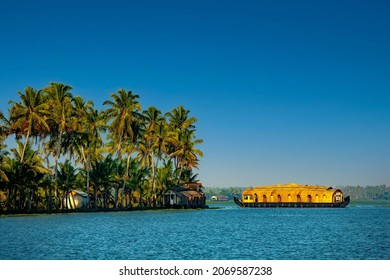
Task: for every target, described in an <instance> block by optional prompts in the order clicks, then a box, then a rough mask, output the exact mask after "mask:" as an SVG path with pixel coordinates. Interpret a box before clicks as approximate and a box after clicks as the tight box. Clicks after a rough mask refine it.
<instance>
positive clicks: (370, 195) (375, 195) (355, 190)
mask: <svg viewBox="0 0 390 280" xmlns="http://www.w3.org/2000/svg"><path fill="white" fill-rule="evenodd" d="M338 188H340V189H341V190H342V191H343V192H344V194H345V195H349V196H351V200H390V186H386V185H379V186H366V187H362V186H345V187H338Z"/></svg>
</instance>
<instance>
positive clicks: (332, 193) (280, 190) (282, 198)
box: [234, 184, 350, 208]
mask: <svg viewBox="0 0 390 280" xmlns="http://www.w3.org/2000/svg"><path fill="white" fill-rule="evenodd" d="M234 202H235V203H236V204H237V205H238V206H240V207H311V208H313V207H318V208H321V207H340V208H343V207H345V206H347V205H348V204H349V202H350V197H349V196H347V197H345V198H344V194H343V192H342V191H341V190H340V189H333V188H332V187H326V186H309V185H297V184H286V185H273V186H260V187H253V188H248V189H246V190H245V191H244V192H243V193H242V197H241V199H240V198H238V197H234Z"/></svg>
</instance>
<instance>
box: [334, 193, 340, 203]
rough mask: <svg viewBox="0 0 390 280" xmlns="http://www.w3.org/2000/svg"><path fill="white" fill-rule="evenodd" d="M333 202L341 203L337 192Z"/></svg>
mask: <svg viewBox="0 0 390 280" xmlns="http://www.w3.org/2000/svg"><path fill="white" fill-rule="evenodd" d="M335 201H336V202H340V201H341V193H339V192H338V193H336V194H335Z"/></svg>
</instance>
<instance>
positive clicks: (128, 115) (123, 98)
mask: <svg viewBox="0 0 390 280" xmlns="http://www.w3.org/2000/svg"><path fill="white" fill-rule="evenodd" d="M110 96H111V98H112V99H113V101H111V100H106V101H104V102H103V105H108V106H110V108H108V109H107V110H105V111H104V114H105V117H106V119H107V120H108V121H109V122H110V121H111V122H110V124H109V126H108V130H109V132H110V133H111V135H109V137H110V139H111V140H112V141H114V143H115V146H116V153H117V158H120V157H121V156H122V147H123V144H124V143H123V142H124V141H125V140H128V139H129V140H130V141H131V142H133V143H135V142H136V141H137V138H138V136H139V120H140V119H141V115H140V113H139V111H140V110H141V105H140V104H139V102H138V98H139V95H136V94H133V93H132V92H131V91H126V90H124V89H120V90H118V93H112V94H111V95H110Z"/></svg>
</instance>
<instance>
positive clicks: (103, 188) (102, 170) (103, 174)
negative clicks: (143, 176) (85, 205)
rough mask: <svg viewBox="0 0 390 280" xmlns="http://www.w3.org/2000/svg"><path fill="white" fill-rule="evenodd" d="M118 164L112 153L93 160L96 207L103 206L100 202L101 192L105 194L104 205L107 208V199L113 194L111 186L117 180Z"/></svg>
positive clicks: (92, 178) (92, 173)
mask: <svg viewBox="0 0 390 280" xmlns="http://www.w3.org/2000/svg"><path fill="white" fill-rule="evenodd" d="M117 164H118V161H117V160H114V159H112V157H111V156H110V155H108V156H107V157H106V158H105V159H104V160H95V161H93V162H92V169H91V172H90V177H91V178H90V179H91V185H92V187H93V189H94V198H95V199H94V200H95V208H98V206H101V203H98V201H99V197H98V195H99V193H100V195H101V196H103V197H102V198H103V207H104V208H107V201H108V198H109V196H111V192H110V190H111V187H112V186H113V185H114V184H115V183H116V182H117V180H116V179H117V169H118V167H117ZM100 201H101V199H100ZM99 204H100V205H99Z"/></svg>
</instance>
